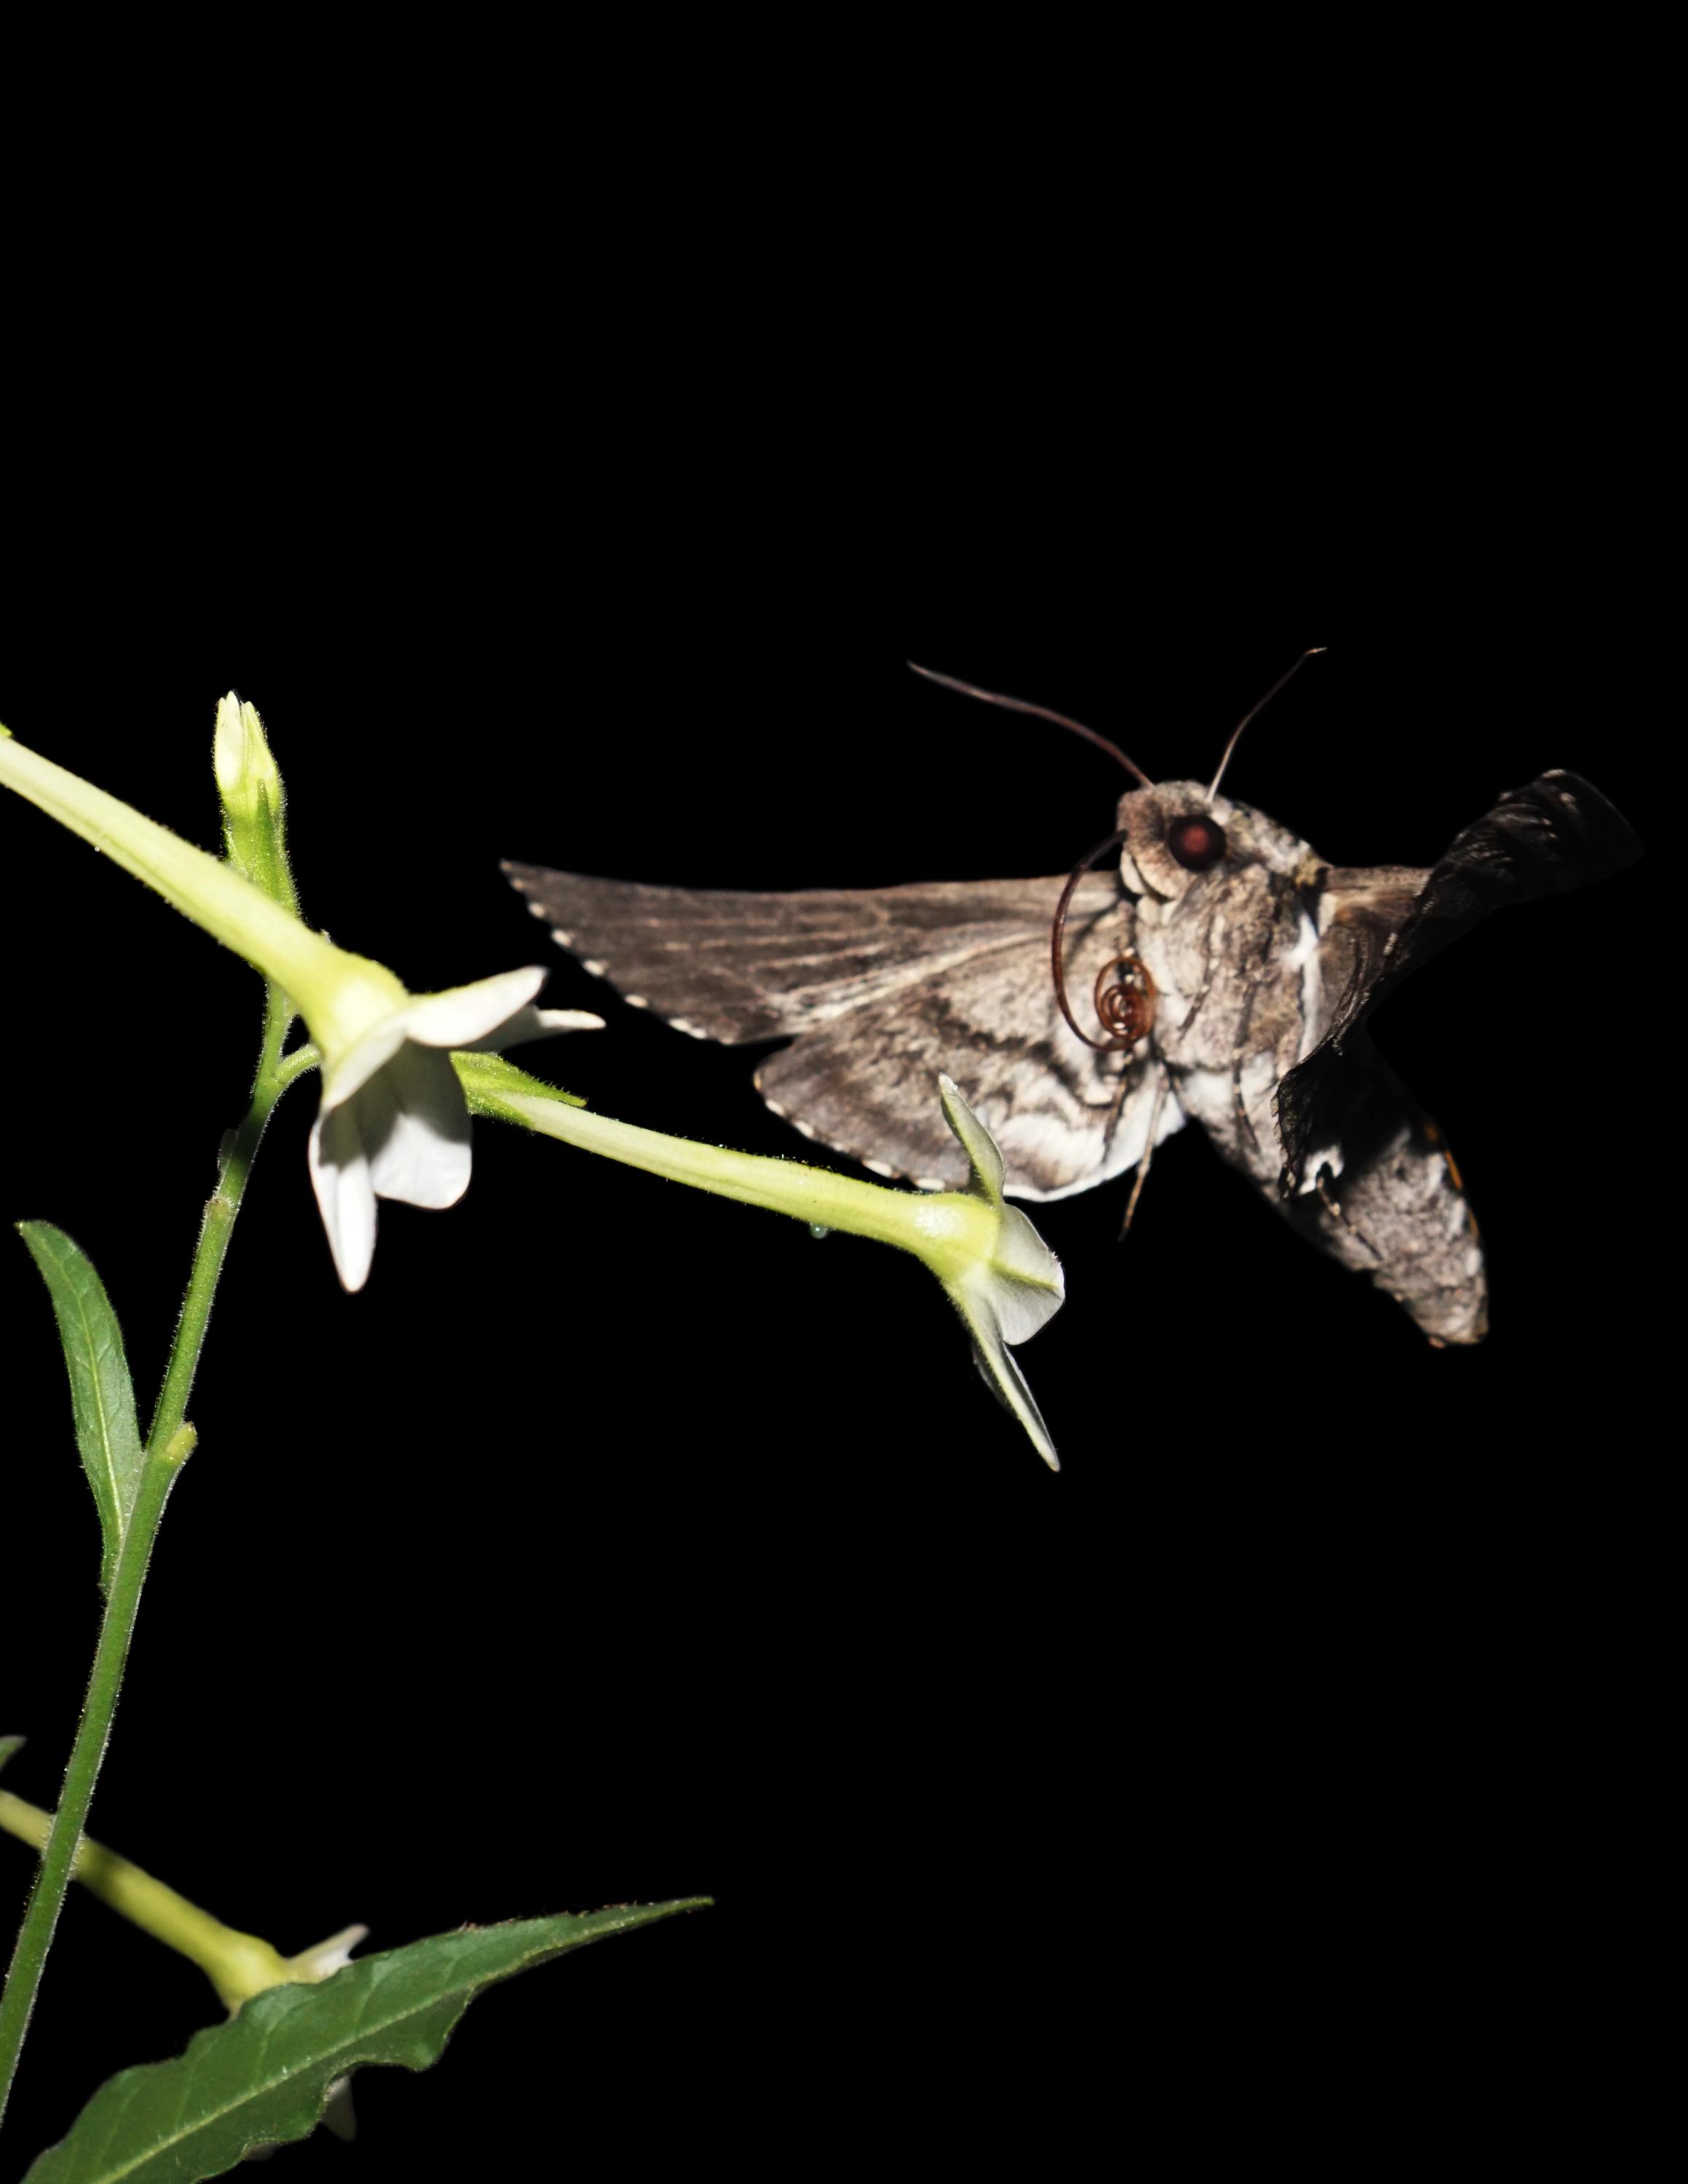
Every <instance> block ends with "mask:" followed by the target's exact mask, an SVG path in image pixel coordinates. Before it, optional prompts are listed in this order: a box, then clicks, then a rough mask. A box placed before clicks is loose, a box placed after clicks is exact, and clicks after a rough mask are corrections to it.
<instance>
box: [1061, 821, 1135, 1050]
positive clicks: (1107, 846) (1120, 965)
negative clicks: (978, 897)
mask: <svg viewBox="0 0 1688 2184" xmlns="http://www.w3.org/2000/svg"><path fill="white" fill-rule="evenodd" d="M1151 786H1153V784H1152V783H1151ZM1126 832H1127V830H1126V828H1125V827H1120V828H1119V829H1118V831H1117V832H1116V833H1112V834H1109V836H1108V837H1107V838H1106V840H1105V841H1101V842H1098V844H1096V847H1095V848H1094V849H1093V850H1091V852H1090V853H1089V855H1087V856H1084V857H1081V858H1080V860H1079V861H1078V862H1077V864H1076V865H1075V866H1073V868H1072V870H1071V872H1069V873H1068V875H1067V883H1066V885H1065V887H1064V888H1063V889H1061V899H1060V900H1059V902H1058V903H1057V904H1056V905H1055V917H1054V924H1053V925H1052V926H1051V927H1050V928H1049V967H1050V969H1051V970H1052V971H1053V972H1054V974H1055V999H1056V1000H1057V1001H1058V1002H1059V1004H1060V1011H1061V1014H1062V1015H1063V1016H1064V1017H1065V1018H1066V1020H1067V1022H1068V1024H1069V1026H1070V1028H1071V1029H1072V1030H1073V1032H1074V1033H1075V1034H1076V1035H1077V1037H1078V1038H1080V1039H1082V1040H1083V1041H1084V1043H1085V1045H1087V1046H1093V1047H1094V1048H1095V1049H1096V1051H1097V1052H1098V1054H1116V1053H1118V1052H1119V1051H1120V1050H1121V1049H1122V1048H1125V1047H1127V1046H1135V1045H1137V1041H1138V1040H1139V1039H1142V1038H1143V1036H1144V1035H1145V1034H1146V1033H1147V1032H1148V1030H1149V1026H1150V1024H1151V1023H1153V1022H1154V1003H1155V990H1154V979H1153V978H1150V976H1149V971H1148V968H1147V967H1146V966H1145V965H1143V964H1142V963H1139V962H1138V961H1137V957H1136V956H1115V958H1114V961H1112V962H1111V963H1104V965H1103V966H1102V968H1101V969H1100V971H1098V972H1097V974H1096V1014H1097V1016H1098V1019H1099V1020H1100V1022H1101V1024H1102V1028H1103V1029H1104V1031H1105V1032H1107V1033H1108V1034H1109V1037H1108V1038H1106V1039H1093V1038H1092V1037H1091V1036H1090V1034H1089V1033H1088V1032H1087V1031H1086V1030H1084V1029H1083V1028H1082V1026H1081V1025H1080V1023H1079V1021H1078V1019H1077V1017H1075V1016H1074V1014H1073V1012H1072V1010H1071V1008H1070V1006H1068V1002H1067V980H1066V967H1065V964H1064V963H1063V962H1062V961H1061V957H1062V953H1063V950H1062V943H1063V941H1064V940H1065V938H1066V930H1067V911H1068V908H1069V906H1070V904H1071V902H1072V899H1073V895H1074V894H1075V893H1076V889H1077V887H1078V883H1079V882H1080V881H1081V880H1082V878H1083V877H1084V876H1085V874H1086V873H1087V872H1088V871H1089V870H1090V868H1091V866H1093V864H1094V863H1095V862H1096V860H1097V859H1098V857H1103V856H1106V855H1107V854H1108V852H1109V850H1116V849H1117V848H1118V847H1119V845H1120V844H1121V842H1123V841H1124V840H1125V838H1126ZM1120 970H1123V971H1124V972H1126V977H1127V978H1131V977H1136V978H1139V979H1141V980H1142V982H1143V983H1142V984H1141V985H1140V986H1132V985H1129V984H1127V983H1126V979H1125V978H1120V979H1116V980H1115V983H1113V984H1112V985H1111V986H1110V985H1108V984H1107V983H1106V980H1107V977H1108V973H1109V972H1110V971H1120Z"/></svg>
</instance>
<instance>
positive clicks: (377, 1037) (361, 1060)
mask: <svg viewBox="0 0 1688 2184" xmlns="http://www.w3.org/2000/svg"><path fill="white" fill-rule="evenodd" d="M404 1044H405V1011H404V1010H403V1009H395V1010H394V1012H393V1014H392V1015H391V1016H390V1017H382V1018H381V1020H380V1022H378V1023H375V1024H372V1025H371V1027H370V1028H369V1029H368V1030H367V1031H366V1033H365V1034H364V1035H363V1037H362V1038H361V1039H358V1040H357V1041H356V1043H355V1045H351V1046H349V1047H348V1048H347V1049H346V1050H345V1051H344V1053H343V1054H339V1055H337V1056H335V1057H334V1059H333V1061H330V1062H327V1063H325V1065H324V1067H323V1071H322V1112H323V1113H324V1114H325V1115H327V1114H330V1113H332V1112H333V1110H334V1109H335V1108H336V1107H340V1106H344V1105H345V1103H346V1101H347V1100H349V1099H351V1098H352V1096H353V1095H355V1093H358V1092H361V1091H362V1089H363V1088H364V1086H365V1085H366V1084H368V1082H369V1080H370V1078H372V1077H373V1076H374V1074H375V1073H376V1071H377V1069H384V1068H385V1067H387V1064H388V1062H389V1061H391V1060H392V1059H393V1056H394V1055H395V1054H396V1053H397V1052H398V1051H399V1049H400V1047H401V1046H402V1045H404Z"/></svg>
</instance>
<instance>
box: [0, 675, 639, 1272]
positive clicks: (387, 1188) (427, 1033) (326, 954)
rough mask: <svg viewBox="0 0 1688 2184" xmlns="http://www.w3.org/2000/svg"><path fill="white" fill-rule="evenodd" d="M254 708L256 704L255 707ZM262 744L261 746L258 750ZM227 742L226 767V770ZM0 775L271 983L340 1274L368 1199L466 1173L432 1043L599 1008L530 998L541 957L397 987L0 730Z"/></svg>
mask: <svg viewBox="0 0 1688 2184" xmlns="http://www.w3.org/2000/svg"><path fill="white" fill-rule="evenodd" d="M254 720H255V716H254ZM266 755H267V750H266ZM237 757H238V753H231V754H230V755H229V756H228V763H227V764H226V766H225V772H227V773H228V775H229V777H230V780H231V782H236V780H237V775H238V767H237V766H236V762H235V761H236V758H237ZM0 783H5V784H6V785H7V786H8V787H9V788H15V789H16V790H17V791H18V793H19V794H20V795H21V796H25V797H27V798H28V799H29V800H30V801H31V803H32V804H36V805H39V806H40V807H41V809H42V811H45V812H47V813H48V814H49V815H50V816H52V817H53V818H54V819H57V820H58V821H59V823H60V824H61V825H62V826H64V827H69V828H70V831H71V832H72V833H76V834H80V835H81V837H82V838H83V839H84V840H85V841H89V842H92V843H93V844H95V846H96V847H97V848H98V849H100V850H103V851H104V852H105V854H106V855H108V856H109V857H110V858H111V859H113V861H115V862H116V863H118V864H120V865H121V866H123V867H124V868H125V870H126V871H127V872H132V873H133V874H134V875H135V877H137V879H142V880H144V881H145V882H146V883H147V884H148V887H151V888H155V889H157V890H158V892H159V894H161V895H163V896H164V898H165V900H166V901H167V902H170V903H173V904H174V905H176V909H178V910H179V911H182V913H183V915H184V916H186V917H191V918H192V919H193V922H195V924H197V925H201V926H203V927H204V928H205V930H206V931H207V932H208V933H211V934H213V935H214V936H215V938H216V939H219V940H221V942H222V943H223V944H224V946H225V947H228V948H232V949H233V950H235V952H236V953H237V955H240V956H244V957H245V958H246V960H247V961H248V962H249V963H251V964H252V965H254V967H255V968H257V969H258V970H260V971H261V972H263V973H264V975H265V978H269V979H271V981H272V982H273V983H275V984H276V985H277V986H278V987H280V988H281V989H282V990H283V991H284V992H285V993H286V995H288V999H289V1000H291V1001H292V1003H293V1006H294V1007H296V1008H297V1009H298V1011H299V1014H300V1015H301V1016H302V1017H304V1018H305V1025H306V1028H308V1029H309V1031H310V1036H311V1038H312V1039H313V1040H314V1041H315V1042H316V1049H317V1052H318V1054H319V1056H320V1057H321V1064H322V1106H321V1113H320V1114H319V1116H318V1117H317V1121H316V1128H315V1129H313V1130H312V1132H311V1134H310V1177H311V1182H312V1184H313V1185H314V1187H315V1189H316V1202H317V1204H318V1206H320V1207H321V1212H322V1219H323V1223H324V1225H325V1227H326V1228H327V1231H328V1242H329V1245H330V1248H331V1249H332V1251H333V1254H334V1264H335V1267H336V1268H338V1273H339V1276H340V1279H341V1281H342V1282H343V1283H344V1284H345V1286H346V1287H347V1288H348V1289H349V1290H355V1289H361V1287H362V1286H363V1284H364V1281H365V1279H366V1277H367V1275H368V1273H369V1264H370V1257H371V1255H372V1252H373V1251H374V1249H375V1201H376V1200H377V1198H378V1197H379V1198H396V1199H403V1200H405V1201H407V1202H408V1203H409V1204H411V1205H412V1206H451V1205H455V1204H456V1201H457V1200H458V1199H460V1198H461V1196H462V1195H463V1192H464V1190H465V1188H466V1187H467V1184H468V1180H469V1116H468V1110H467V1106H465V1104H464V1100H463V1095H462V1091H461V1088H460V1087H459V1085H458V1083H457V1080H456V1076H455V1075H454V1074H453V1072H452V1068H451V1065H450V1061H448V1060H447V1059H446V1056H445V1052H444V1050H445V1049H446V1048H448V1047H452V1046H472V1047H478V1048H480V1049H482V1050H491V1049H495V1048H496V1047H500V1046H511V1045H517V1044H518V1043H519V1042H520V1041H522V1040H523V1039H541V1038H545V1037H546V1036H547V1035H548V1034H551V1033H552V1032H556V1031H568V1030H574V1029H584V1028H595V1027H596V1026H598V1025H599V1024H601V1022H602V1019H601V1017H595V1016H587V1015H584V1014H582V1013H581V1012H579V1011H573V1010H554V1011H545V1010H540V1009H535V1008H534V1007H532V1006H530V1004H531V1003H532V1000H533V998H534V995H535V994H536V993H537V992H538V991H539V988H540V986H541V985H542V984H543V983H545V975H546V974H545V971H544V970H543V969H542V968H534V969H529V970H524V971H508V972H504V973H503V974H502V975H501V976H500V977H499V978H483V979H481V980H479V981H478V983H476V984H474V985H471V986H458V987H454V988H453V989H450V991H448V992H446V993H442V994H412V993H411V992H410V991H409V990H408V989H406V988H405V985H404V984H403V983H402V982H401V981H400V979H399V978H395V977H394V974H393V972H391V971H389V970H388V969H387V967H385V965H384V964H381V963H375V962H372V961H370V960H369V959H368V958H367V957H366V956H354V955H352V954H350V953H349V951H348V950H345V949H344V948H337V947H336V946H335V945H334V944H333V942H332V941H330V940H328V939H325V938H324V936H323V935H322V934H321V933H313V932H312V931H311V929H310V927H309V926H307V925H306V924H305V922H304V921H303V920H302V919H301V918H299V917H298V916H297V915H296V914H295V912H294V911H293V910H292V909H291V908H289V907H288V905H287V904H286V903H285V902H281V901H277V900H275V898H274V897H273V896H272V895H271V894H268V893H266V892H265V889H263V888H261V887H259V886H257V885H255V884H254V883H253V881H251V880H250V879H249V878H247V877H244V875H243V873H241V872H237V871H236V870H234V869H233V868H232V866H230V865H228V864H225V863H223V862H221V861H220V860H219V859H217V858H215V857H213V856H210V855H207V854H206V852H205V851H204V850H200V849H196V848H195V847H194V845H193V844H192V843H191V842H184V841H183V840H182V838H181V836H180V835H177V834H172V833H170V829H169V828H168V827H160V826H159V824H158V823H157V822H156V821H154V820H152V819H148V818H147V817H145V816H143V814H142V813H141V812H139V811H135V810H134V809H133V808H132V807H131V805H127V804H124V803H122V802H120V800H119V799H118V798H116V797H115V796H108V795H107V794H106V793H105V791H104V790H103V789H102V788H95V787H94V786H93V784H92V782H87V781H84V780H82V779H81V777H80V776H79V775H76V774H74V773H70V772H67V771H66V770H65V768H64V767H63V766H55V765H53V762H52V760H50V759H44V758H42V757H41V756H40V755H38V754H37V753H36V752H34V751H31V750H26V749H25V748H24V747H23V745H22V744H19V743H18V742H16V741H15V740H14V738H11V737H10V736H8V735H7V734H6V733H4V732H3V731H0Z"/></svg>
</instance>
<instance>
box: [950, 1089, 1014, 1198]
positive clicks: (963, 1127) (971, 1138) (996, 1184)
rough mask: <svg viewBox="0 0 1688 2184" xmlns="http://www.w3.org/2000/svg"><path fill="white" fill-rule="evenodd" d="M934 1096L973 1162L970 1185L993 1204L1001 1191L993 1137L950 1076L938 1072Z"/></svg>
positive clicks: (1000, 1165) (1000, 1160)
mask: <svg viewBox="0 0 1688 2184" xmlns="http://www.w3.org/2000/svg"><path fill="white" fill-rule="evenodd" d="M938 1097H939V1098H940V1100H942V1102H943V1118H944V1120H945V1122H947V1123H948V1124H949V1127H950V1128H951V1129H952V1130H953V1131H954V1133H955V1134H956V1137H957V1138H958V1139H959V1140H960V1144H961V1150H962V1151H963V1152H964V1153H965V1154H966V1156H967V1157H968V1159H969V1160H970V1162H972V1163H973V1186H974V1189H975V1191H976V1193H977V1194H978V1195H979V1196H980V1197H981V1198H988V1199H989V1200H990V1201H992V1204H993V1205H994V1204H996V1203H998V1201H1000V1200H1001V1197H1002V1195H1003V1156H1002V1155H1001V1154H1000V1153H999V1152H998V1151H997V1141H996V1139H994V1138H993V1137H992V1135H991V1134H990V1132H989V1131H988V1130H987V1128H985V1125H984V1124H983V1123H981V1121H980V1120H979V1117H977V1116H976V1115H975V1113H974V1112H973V1110H972V1109H971V1108H970V1106H968V1104H967V1102H966V1100H964V1099H963V1098H962V1096H961V1089H960V1087H959V1085H958V1084H956V1082H955V1079H954V1078H953V1077H944V1076H942V1075H940V1077H939V1078H938Z"/></svg>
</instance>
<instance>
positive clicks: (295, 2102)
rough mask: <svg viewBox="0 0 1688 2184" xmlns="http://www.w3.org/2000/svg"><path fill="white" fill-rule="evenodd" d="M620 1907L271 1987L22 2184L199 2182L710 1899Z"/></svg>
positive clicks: (488, 1932)
mask: <svg viewBox="0 0 1688 2184" xmlns="http://www.w3.org/2000/svg"><path fill="white" fill-rule="evenodd" d="M708 1900H709V1899H708V1898H707V1897H688V1898H686V1899H685V1900H683V1901H680V1902H678V1903H639V1904H629V1905H628V1906H627V1907H625V1908H623V1909H621V1910H618V1911H594V1912H591V1913H589V1914H587V1915H586V1916H584V1918H574V1917H558V1918H554V1919H511V1921H510V1922H509V1923H508V1924H507V1925H502V1926H480V1927H473V1926H471V1927H466V1928H464V1929H463V1930H462V1931H461V1932H458V1933H455V1934H435V1935H433V1936H432V1937H431V1938H430V1939H429V1940H428V1941H425V1942H411V1944H410V1946H409V1947H407V1948H403V1949H389V1950H388V1951H387V1952H386V1953H384V1954H383V1955H381V1956H378V1957H365V1958H362V1959H361V1961H360V1962H358V1963H356V1964H348V1965H347V1966H346V1968H345V1970H344V1971H338V1972H336V1973H335V1974H334V1975H333V1978H332V1979H327V1980H324V1981H323V1982H322V1983H321V1986H272V1987H271V1988H270V1989H269V1990H268V1992H265V1993H264V1994H260V1995H257V1996H255V1997H254V1998H253V2000H252V2001H250V2002H249V2003H247V2005H246V2007H245V2008H244V2009H243V2010H242V2011H241V2013H240V2014H239V2016H238V2017H234V2018H231V2019H230V2020H229V2021H228V2023H227V2024H226V2025H213V2026H212V2027H211V2028H210V2030H209V2031H204V2032H198V2033H195V2035H194V2036H193V2039H192V2040H191V2041H190V2042H188V2044H187V2053H185V2054H182V2055H178V2056H177V2057H176V2059H175V2061H174V2062H170V2063H145V2064H142V2065H141V2066H140V2067H139V2068H138V2069H137V2070H120V2071H119V2073H118V2075H116V2076H115V2078H108V2079H107V2080H106V2081H105V2083H104V2085H103V2086H102V2087H100V2089H99V2091H98V2092H97V2093H96V2094H95V2095H94V2097H93V2098H92V2100H91V2101H90V2102H89V2103H88V2104H87V2107H86V2108H85V2109H83V2110H82V2113H81V2115H79V2116H78V2117H77V2119H76V2120H75V2123H74V2124H73V2125H72V2126H71V2127H70V2137H68V2138H64V2139H62V2140H61V2141H60V2142H59V2144H58V2145H57V2146H53V2147H49V2148H48V2150H47V2152H46V2153H43V2154H42V2156H41V2158H40V2159H39V2160H38V2161H36V2164H35V2165H34V2167H33V2168H32V2169H31V2170H30V2172H29V2174H28V2176H26V2177H25V2180H24V2184H196V2180H197V2179H198V2178H200V2177H204V2176H221V2175H222V2174H223V2173H224V2171H225V2170H228V2169H232V2167H233V2166H234V2165H235V2163H236V2162H238V2160H239V2159H240V2158H241V2156H242V2155H243V2153H246V2152H247V2151H248V2150H249V2148H252V2147H254V2146H260V2145H279V2144H281V2143H282V2142H284V2141H285V2140H288V2139H290V2138H303V2137H305V2134H306V2133H307V2132H308V2131H310V2129H311V2128H312V2127H313V2126H314V2125H315V2124H316V2120H317V2119H318V2117H319V2116H320V2115H321V2113H322V2104H323V2102H324V2099H325V2098H326V2097H327V2092H328V2088H329V2087H330V2086H331V2085H332V2084H333V2081H334V2080H335V2079H336V2078H339V2077H343V2076H344V2075H345V2073H346V2072H347V2071H348V2070H355V2068H356V2067H357V2066H358V2065H359V2064H366V2063H401V2064H404V2066H405V2069H406V2070H427V2068H428V2065H429V2064H431V2063H434V2062H437V2061H438V2060H439V2052H440V2050H441V2048H444V2045H445V2041H446V2036H447V2035H448V2034H449V2033H450V2031H451V2028H452V2026H453V2025H456V2022H457V2020H458V2019H459V2018H460V2017H461V2015H462V2014H463V2012H464V2010H465V2009H467V2007H468V2005H469V2003H471V2002H472V2001H473V1999H474V1998H475V1997H476V1996H477V1995H478V1993H480V1992H481V1990H482V1989H483V1987H489V1986H495V1985H496V1983H497V1982H498V1981H500V1980H505V1979H508V1978H509V1977H510V1976H511V1974H512V1973H515V1972H521V1971H526V1970H528V1967H529V1966H530V1965H532V1964H543V1963H545V1959H546V1958H548V1957H556V1956H561V1955H562V1953H563V1952H564V1951H565V1950H567V1949H578V1948H579V1947H581V1945H582V1944H583V1943H584V1942H596V1941H599V1940H601V1939H602V1938H603V1936H606V1935H607V1934H623V1933H626V1932H628V1931H629V1930H630V1929H631V1928H633V1927H634V1926H644V1925H649V1924H650V1922H651V1920H652V1919H666V1918H668V1917H669V1916H671V1915H672V1914H673V1913H674V1912H676V1911H693V1910H696V1909H697V1908H699V1906H700V1905H701V1904H704V1903H707V1902H708Z"/></svg>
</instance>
